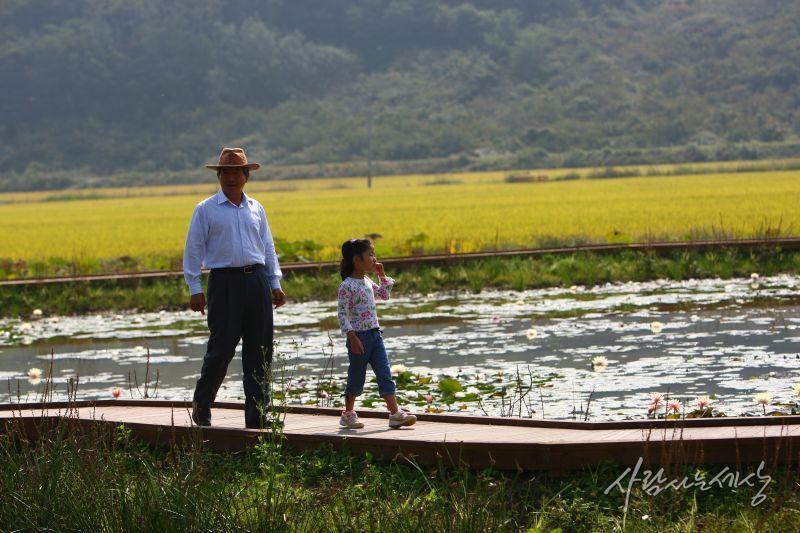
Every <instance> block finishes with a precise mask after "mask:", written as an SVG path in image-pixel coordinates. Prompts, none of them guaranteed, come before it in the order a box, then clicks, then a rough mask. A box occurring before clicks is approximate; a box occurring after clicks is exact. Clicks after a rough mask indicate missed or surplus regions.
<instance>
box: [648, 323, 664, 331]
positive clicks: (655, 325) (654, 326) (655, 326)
mask: <svg viewBox="0 0 800 533" xmlns="http://www.w3.org/2000/svg"><path fill="white" fill-rule="evenodd" d="M662 329H664V324H662V323H661V322H658V321H654V322H650V331H652V332H653V333H661V330H662Z"/></svg>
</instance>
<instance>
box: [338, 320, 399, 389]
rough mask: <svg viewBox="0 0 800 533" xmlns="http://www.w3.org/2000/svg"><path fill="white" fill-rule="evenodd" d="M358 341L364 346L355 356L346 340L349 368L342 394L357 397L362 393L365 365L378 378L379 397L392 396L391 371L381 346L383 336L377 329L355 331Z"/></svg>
mask: <svg viewBox="0 0 800 533" xmlns="http://www.w3.org/2000/svg"><path fill="white" fill-rule="evenodd" d="M356 335H357V336H358V339H359V340H360V341H361V344H363V345H364V353H363V354H361V355H356V354H354V353H353V350H352V349H351V347H350V340H349V339H348V340H347V357H348V358H349V359H350V367H349V368H348V369H347V387H346V388H345V390H344V393H345V394H346V395H347V396H359V395H360V394H361V393H362V392H364V380H365V379H366V377H367V364H369V365H370V366H371V367H372V371H373V372H374V373H375V377H376V378H378V394H380V395H381V397H383V396H386V395H388V394H394V393H395V390H396V387H395V384H394V381H392V371H391V369H390V368H389V357H388V356H387V355H386V348H385V347H384V346H383V335H382V334H381V331H380V330H379V329H378V328H374V329H369V330H366V331H356Z"/></svg>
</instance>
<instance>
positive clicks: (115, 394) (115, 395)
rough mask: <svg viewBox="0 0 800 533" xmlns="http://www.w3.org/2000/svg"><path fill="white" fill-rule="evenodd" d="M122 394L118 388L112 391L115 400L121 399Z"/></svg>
mask: <svg viewBox="0 0 800 533" xmlns="http://www.w3.org/2000/svg"><path fill="white" fill-rule="evenodd" d="M120 394H122V391H121V390H119V389H118V388H113V389H111V396H113V397H114V398H119V395H120Z"/></svg>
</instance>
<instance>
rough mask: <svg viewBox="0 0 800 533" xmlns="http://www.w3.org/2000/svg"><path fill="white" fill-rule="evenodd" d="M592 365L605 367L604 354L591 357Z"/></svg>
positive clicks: (606, 362)
mask: <svg viewBox="0 0 800 533" xmlns="http://www.w3.org/2000/svg"><path fill="white" fill-rule="evenodd" d="M592 366H596V367H605V366H608V359H607V358H606V356H605V355H598V356H596V357H594V358H592Z"/></svg>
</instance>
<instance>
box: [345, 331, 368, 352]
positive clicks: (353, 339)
mask: <svg viewBox="0 0 800 533" xmlns="http://www.w3.org/2000/svg"><path fill="white" fill-rule="evenodd" d="M347 340H349V341H350V351H351V352H353V353H354V354H356V355H363V354H364V345H363V344H361V339H359V338H358V335H356V332H355V331H353V330H352V329H351V330H350V331H348V332H347Z"/></svg>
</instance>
